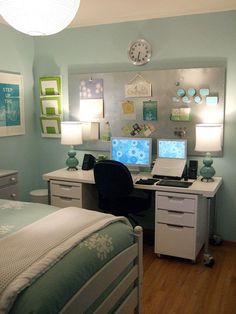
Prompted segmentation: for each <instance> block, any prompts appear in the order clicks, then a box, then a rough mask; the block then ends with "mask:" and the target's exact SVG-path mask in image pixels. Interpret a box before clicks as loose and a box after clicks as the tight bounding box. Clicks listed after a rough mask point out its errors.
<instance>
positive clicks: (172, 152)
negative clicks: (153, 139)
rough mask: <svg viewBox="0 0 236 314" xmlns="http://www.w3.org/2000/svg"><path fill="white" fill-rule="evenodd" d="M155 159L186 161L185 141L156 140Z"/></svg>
mask: <svg viewBox="0 0 236 314" xmlns="http://www.w3.org/2000/svg"><path fill="white" fill-rule="evenodd" d="M157 158H173V159H185V160H186V159H187V140H186V139H158V140H157Z"/></svg>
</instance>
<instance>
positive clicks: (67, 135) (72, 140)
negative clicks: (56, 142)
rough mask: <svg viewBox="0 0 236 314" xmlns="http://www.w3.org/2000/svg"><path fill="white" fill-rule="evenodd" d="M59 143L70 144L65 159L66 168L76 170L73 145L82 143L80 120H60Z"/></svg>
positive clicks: (76, 162)
mask: <svg viewBox="0 0 236 314" xmlns="http://www.w3.org/2000/svg"><path fill="white" fill-rule="evenodd" d="M61 144H65V145H71V149H70V150H69V152H68V153H67V154H68V156H69V157H68V158H67V160H66V165H67V167H68V168H67V170H69V171H73V170H78V168H77V166H78V164H79V161H78V159H77V158H76V157H75V155H76V151H75V150H74V145H79V144H82V124H81V123H80V122H74V121H66V122H61Z"/></svg>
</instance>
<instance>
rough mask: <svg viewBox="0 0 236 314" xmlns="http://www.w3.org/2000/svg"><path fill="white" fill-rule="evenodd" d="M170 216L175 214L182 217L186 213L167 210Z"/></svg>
mask: <svg viewBox="0 0 236 314" xmlns="http://www.w3.org/2000/svg"><path fill="white" fill-rule="evenodd" d="M167 212H168V214H170V215H171V214H173V215H180V216H182V215H183V214H184V213H183V212H180V211H177V210H167Z"/></svg>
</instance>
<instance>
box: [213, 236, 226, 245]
mask: <svg viewBox="0 0 236 314" xmlns="http://www.w3.org/2000/svg"><path fill="white" fill-rule="evenodd" d="M222 242H223V240H222V238H221V237H220V236H218V235H213V237H212V238H211V239H210V243H211V244H212V245H221V244H222Z"/></svg>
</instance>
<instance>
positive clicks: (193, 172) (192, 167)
mask: <svg viewBox="0 0 236 314" xmlns="http://www.w3.org/2000/svg"><path fill="white" fill-rule="evenodd" d="M197 168H198V161H197V160H189V167H188V178H189V179H197Z"/></svg>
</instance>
